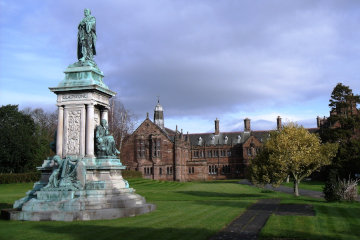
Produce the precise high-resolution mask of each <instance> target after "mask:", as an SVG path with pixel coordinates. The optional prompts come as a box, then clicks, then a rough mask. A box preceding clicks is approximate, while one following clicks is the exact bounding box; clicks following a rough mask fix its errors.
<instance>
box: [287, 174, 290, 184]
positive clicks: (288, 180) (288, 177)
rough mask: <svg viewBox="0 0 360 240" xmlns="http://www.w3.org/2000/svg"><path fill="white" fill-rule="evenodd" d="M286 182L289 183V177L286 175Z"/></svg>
mask: <svg viewBox="0 0 360 240" xmlns="http://www.w3.org/2000/svg"><path fill="white" fill-rule="evenodd" d="M286 182H287V183H289V182H290V175H287V178H286Z"/></svg>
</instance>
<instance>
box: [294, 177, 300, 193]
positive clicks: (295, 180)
mask: <svg viewBox="0 0 360 240" xmlns="http://www.w3.org/2000/svg"><path fill="white" fill-rule="evenodd" d="M299 183H300V181H299V180H298V179H295V178H294V194H295V196H297V197H298V196H299Z"/></svg>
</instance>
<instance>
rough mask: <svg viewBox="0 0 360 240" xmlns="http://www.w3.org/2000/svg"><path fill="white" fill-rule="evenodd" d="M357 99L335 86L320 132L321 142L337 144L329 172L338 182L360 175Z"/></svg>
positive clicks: (340, 85)
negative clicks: (338, 177) (328, 113)
mask: <svg viewBox="0 0 360 240" xmlns="http://www.w3.org/2000/svg"><path fill="white" fill-rule="evenodd" d="M359 103H360V96H359V95H354V94H353V91H352V89H350V88H349V86H345V85H343V84H341V83H338V84H337V85H336V86H335V88H334V90H333V91H332V93H331V98H330V100H329V107H331V112H330V116H329V118H327V121H326V122H325V124H324V125H323V126H321V128H320V131H319V133H320V136H321V139H322V141H323V142H337V143H339V149H338V153H337V155H336V157H335V158H334V160H333V163H332V165H331V166H330V168H328V170H329V169H332V171H333V172H334V171H335V172H337V173H338V174H339V176H340V177H341V178H344V177H346V178H347V177H348V176H349V174H350V175H352V176H353V175H354V174H355V173H360V111H359V110H358V109H357V104H359Z"/></svg>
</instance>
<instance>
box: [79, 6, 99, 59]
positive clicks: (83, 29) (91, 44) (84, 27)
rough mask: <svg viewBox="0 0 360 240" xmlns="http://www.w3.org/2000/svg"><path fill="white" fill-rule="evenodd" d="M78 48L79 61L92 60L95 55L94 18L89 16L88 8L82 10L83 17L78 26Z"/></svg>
mask: <svg viewBox="0 0 360 240" xmlns="http://www.w3.org/2000/svg"><path fill="white" fill-rule="evenodd" d="M78 29H79V32H78V48H77V57H78V59H79V61H80V62H85V61H90V62H93V57H94V55H96V48H95V44H96V20H95V17H93V16H91V12H90V9H88V8H86V9H85V10H84V18H83V19H82V20H81V22H80V23H79V26H78Z"/></svg>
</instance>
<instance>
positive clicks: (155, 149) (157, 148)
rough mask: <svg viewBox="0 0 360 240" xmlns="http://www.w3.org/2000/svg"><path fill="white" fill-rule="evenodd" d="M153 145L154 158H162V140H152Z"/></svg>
mask: <svg viewBox="0 0 360 240" xmlns="http://www.w3.org/2000/svg"><path fill="white" fill-rule="evenodd" d="M151 145H152V149H151V150H152V156H153V157H160V147H161V146H160V145H161V139H160V138H158V139H152V141H151Z"/></svg>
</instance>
